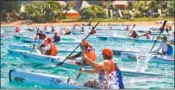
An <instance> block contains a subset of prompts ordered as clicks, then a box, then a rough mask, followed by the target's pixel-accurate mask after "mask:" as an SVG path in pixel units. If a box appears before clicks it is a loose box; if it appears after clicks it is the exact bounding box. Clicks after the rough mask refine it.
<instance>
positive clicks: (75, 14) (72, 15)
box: [63, 9, 81, 19]
mask: <svg viewBox="0 0 175 90" xmlns="http://www.w3.org/2000/svg"><path fill="white" fill-rule="evenodd" d="M65 13H66V10H65V11H63V14H65ZM66 17H67V18H72V19H80V18H81V16H80V13H79V12H78V11H76V10H74V9H70V10H69V11H67V13H66Z"/></svg>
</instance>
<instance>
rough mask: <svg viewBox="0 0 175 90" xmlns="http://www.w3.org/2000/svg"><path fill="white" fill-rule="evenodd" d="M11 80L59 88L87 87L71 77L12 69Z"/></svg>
mask: <svg viewBox="0 0 175 90" xmlns="http://www.w3.org/2000/svg"><path fill="white" fill-rule="evenodd" d="M9 81H10V82H14V83H21V84H22V83H29V84H36V85H44V86H49V87H52V88H59V89H85V88H87V87H84V86H81V85H78V84H75V82H74V81H73V80H71V79H70V78H69V77H64V76H56V75H51V74H43V73H34V72H23V71H16V70H10V71H9Z"/></svg>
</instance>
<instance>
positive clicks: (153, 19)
mask: <svg viewBox="0 0 175 90" xmlns="http://www.w3.org/2000/svg"><path fill="white" fill-rule="evenodd" d="M159 20H168V21H174V18H169V17H166V18H162V17H159V18H146V17H143V18H133V19H113V18H95V19H88V20H82V19H61V20H59V21H62V22H86V21H87V22H89V21H92V22H98V21H101V22H140V21H143V22H150V21H154V22H155V21H159Z"/></svg>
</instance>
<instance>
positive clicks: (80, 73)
mask: <svg viewBox="0 0 175 90" xmlns="http://www.w3.org/2000/svg"><path fill="white" fill-rule="evenodd" d="M81 74H82V72H80V73H79V74H78V75H77V77H76V80H78V78H79V77H80V76H81Z"/></svg>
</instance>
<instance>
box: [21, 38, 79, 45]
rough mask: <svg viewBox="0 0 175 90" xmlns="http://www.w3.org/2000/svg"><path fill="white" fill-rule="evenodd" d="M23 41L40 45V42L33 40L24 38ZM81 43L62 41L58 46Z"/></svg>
mask: <svg viewBox="0 0 175 90" xmlns="http://www.w3.org/2000/svg"><path fill="white" fill-rule="evenodd" d="M21 40H22V41H23V42H25V43H39V40H34V39H31V38H24V39H21ZM79 43H80V42H79V41H62V40H61V41H60V42H56V44H79Z"/></svg>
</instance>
